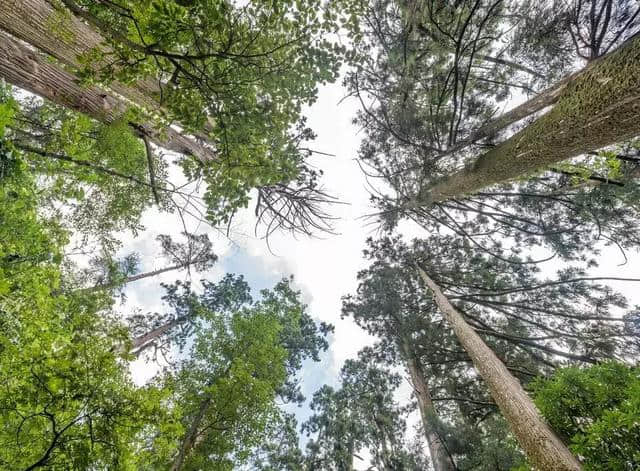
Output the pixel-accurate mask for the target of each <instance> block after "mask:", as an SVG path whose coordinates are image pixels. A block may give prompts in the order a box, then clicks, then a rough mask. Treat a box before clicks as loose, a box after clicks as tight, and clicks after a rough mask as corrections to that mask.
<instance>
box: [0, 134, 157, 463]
mask: <svg viewBox="0 0 640 471" xmlns="http://www.w3.org/2000/svg"><path fill="white" fill-rule="evenodd" d="M3 142H4V141H3ZM3 145H5V146H6V148H9V149H10V150H9V152H7V153H6V154H4V158H8V159H12V162H11V165H10V166H8V165H5V167H4V168H5V173H4V174H3V176H2V180H1V183H2V185H1V186H0V201H1V204H0V313H1V316H0V317H1V319H2V320H1V321H0V379H1V381H2V388H1V390H0V415H1V417H0V422H1V423H2V425H1V426H0V443H1V446H0V463H1V464H2V467H3V468H4V469H7V470H10V469H11V470H13V469H15V470H18V469H35V468H37V467H47V468H55V467H69V466H71V467H75V468H78V469H87V468H90V467H105V468H106V467H114V466H115V467H117V468H119V469H133V468H132V465H131V463H132V458H133V450H132V449H131V447H130V443H131V442H134V441H135V439H136V435H137V434H138V433H139V432H140V431H141V427H142V426H141V424H143V423H145V422H148V421H158V422H162V415H163V413H164V412H162V411H161V410H160V409H159V408H158V400H159V399H160V398H161V397H162V393H161V391H159V390H157V389H155V388H153V387H151V386H150V387H148V388H136V387H134V385H133V384H132V383H131V380H130V378H129V373H128V371H127V368H126V366H125V365H124V364H123V362H122V360H123V359H122V358H121V357H120V356H119V355H118V354H117V353H115V352H114V349H113V346H114V343H115V342H122V341H124V338H125V337H126V331H125V330H123V329H122V326H120V325H119V324H118V322H116V321H115V320H114V319H113V318H112V317H111V316H109V315H107V313H106V312H105V308H108V303H107V304H106V305H105V303H104V300H101V299H99V298H91V297H88V298H87V297H64V296H57V295H54V291H55V290H56V289H57V287H58V286H59V283H60V269H59V264H60V262H61V248H62V246H63V244H64V243H66V241H67V238H66V237H67V235H66V233H65V232H64V231H63V230H61V228H60V226H59V225H58V224H57V223H56V221H55V220H46V219H43V218H42V217H39V216H38V215H37V214H36V208H37V202H38V198H37V193H36V191H37V190H36V188H35V185H34V182H33V179H32V177H31V175H30V174H29V173H28V172H27V171H26V170H27V166H26V163H25V161H24V159H23V158H22V157H21V155H20V154H19V153H16V152H14V151H13V149H12V148H11V147H10V145H7V144H6V143H4V144H3ZM152 417H153V419H152Z"/></svg>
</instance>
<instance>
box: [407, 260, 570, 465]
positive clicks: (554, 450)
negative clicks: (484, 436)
mask: <svg viewBox="0 0 640 471" xmlns="http://www.w3.org/2000/svg"><path fill="white" fill-rule="evenodd" d="M418 272H419V273H420V276H421V277H422V280H423V281H424V283H425V284H426V285H427V287H428V288H429V289H430V290H431V292H432V293H433V295H434V298H435V302H436V304H437V306H438V308H439V309H440V312H441V313H442V315H443V316H444V317H445V319H446V320H447V321H448V322H449V325H450V326H451V328H452V329H453V331H454V332H455V334H456V337H457V338H458V341H459V342H460V344H461V345H462V347H463V348H464V349H465V351H466V352H467V354H468V355H469V357H471V360H472V361H473V364H474V366H475V368H476V369H477V370H478V372H479V373H480V375H481V376H482V378H483V379H484V381H485V382H486V384H487V386H488V387H489V390H490V392H491V396H492V397H493V400H494V401H495V403H496V404H497V405H498V407H499V408H500V411H501V412H502V414H503V415H504V417H505V419H506V420H507V423H508V424H509V427H510V428H511V431H512V432H513V434H514V435H515V437H516V439H517V441H518V443H519V444H520V446H521V447H522V449H523V451H524V452H525V454H526V455H527V457H528V458H529V460H530V461H531V463H532V464H533V465H534V466H536V467H537V468H538V469H540V470H541V471H579V470H581V469H582V467H581V465H580V463H579V462H578V460H577V459H576V458H575V457H574V456H573V455H572V454H571V452H570V451H569V449H568V448H567V447H566V446H565V445H564V444H563V443H562V441H561V440H560V439H559V438H558V437H557V436H556V435H555V433H554V432H553V431H552V430H551V428H549V426H548V425H547V424H546V423H545V421H544V420H543V419H542V417H541V416H540V413H539V412H538V409H537V408H536V406H535V404H534V403H533V401H532V400H531V398H530V397H529V396H528V395H527V393H526V392H525V390H524V389H523V388H522V385H521V384H520V382H519V381H518V380H517V379H516V378H515V377H514V376H513V375H512V374H511V373H510V372H509V370H507V368H506V366H505V365H504V363H502V362H501V361H500V359H499V358H498V357H497V356H496V354H495V353H494V352H493V351H492V350H491V349H490V348H489V347H488V346H487V344H486V343H484V341H483V340H482V339H481V338H480V336H479V335H478V334H477V333H476V332H475V331H474V330H473V329H472V328H471V326H470V325H469V324H468V323H467V322H466V321H465V320H464V318H463V317H462V314H460V313H459V312H458V311H457V310H456V309H455V308H454V307H453V306H452V305H451V303H450V302H449V300H448V299H447V297H446V296H445V295H444V294H443V293H442V290H440V287H439V286H438V285H437V284H436V283H435V282H434V281H433V280H432V279H431V278H430V277H429V275H427V273H426V272H425V271H424V270H423V269H422V268H420V267H418Z"/></svg>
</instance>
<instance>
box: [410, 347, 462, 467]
mask: <svg viewBox="0 0 640 471" xmlns="http://www.w3.org/2000/svg"><path fill="white" fill-rule="evenodd" d="M401 348H402V351H403V353H404V355H405V357H406V362H407V369H408V370H409V375H410V377H411V383H412V385H413V391H414V393H415V396H416V399H417V401H418V408H419V409H420V417H421V419H422V427H423V429H424V433H425V436H426V439H427V445H428V446H429V455H430V456H431V462H432V464H433V468H434V470H435V471H455V470H456V469H457V468H456V465H455V463H454V462H453V459H452V458H451V456H450V455H449V452H448V451H447V448H446V446H445V444H444V442H443V441H442V439H441V438H440V435H439V434H438V430H437V426H438V422H439V418H438V414H437V412H436V409H435V407H434V406H433V402H432V401H431V394H430V393H429V386H428V383H427V380H426V378H425V377H424V372H423V370H422V365H420V364H419V362H418V361H417V359H416V357H415V355H414V354H413V351H412V349H411V346H410V345H409V343H408V341H407V340H406V339H403V340H402V346H401Z"/></svg>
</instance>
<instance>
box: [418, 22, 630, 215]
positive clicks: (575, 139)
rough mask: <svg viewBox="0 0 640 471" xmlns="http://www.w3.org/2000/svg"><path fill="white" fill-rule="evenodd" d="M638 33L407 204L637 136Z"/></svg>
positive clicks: (513, 175)
mask: <svg viewBox="0 0 640 471" xmlns="http://www.w3.org/2000/svg"><path fill="white" fill-rule="evenodd" d="M639 116H640V35H638V34H637V35H635V36H634V37H633V38H632V39H630V40H629V41H627V42H626V43H625V44H624V45H622V46H621V47H620V48H618V49H617V50H616V51H614V52H612V53H611V54H609V55H607V56H603V57H601V58H599V59H598V60H596V61H594V62H593V63H592V64H591V65H590V66H589V67H587V69H586V70H585V71H583V72H581V73H579V74H577V75H576V76H574V78H572V80H570V81H569V82H568V83H567V84H566V86H564V87H563V89H562V90H561V92H560V95H559V97H558V99H557V103H556V104H555V106H554V107H553V108H552V109H551V111H549V112H548V113H546V114H545V115H543V116H541V117H540V118H539V119H538V120H536V121H535V122H534V123H533V124H531V125H529V126H527V127H526V128H525V129H523V130H522V131H520V132H518V133H516V134H515V135H513V136H512V137H510V138H509V139H507V140H506V141H504V142H503V143H501V144H499V145H498V146H496V147H494V148H493V149H491V150H490V151H489V152H487V153H485V154H484V155H482V156H481V157H480V158H479V159H478V160H477V161H476V162H475V163H474V164H473V165H471V166H469V167H467V168H465V169H464V170H461V171H459V172H457V173H454V174H453V175H450V176H447V177H445V178H443V179H442V180H440V181H439V182H436V183H435V184H434V185H433V186H431V187H430V188H427V189H423V190H421V191H420V194H419V195H418V196H417V198H416V199H415V200H414V201H412V202H410V203H409V204H408V205H407V207H408V208H410V207H415V206H423V205H429V204H430V203H433V202H437V201H444V200H447V199H449V198H454V197H462V196H464V195H467V194H472V193H474V192H476V191H478V190H480V189H481V188H484V187H487V186H490V185H494V184H497V183H503V182H506V181H508V180H511V179H514V178H517V177H520V176H523V175H527V174H529V173H532V172H536V171H538V170H541V169H544V168H546V167H548V166H550V165H551V164H554V163H556V162H560V161H562V160H566V159H569V158H571V157H575V156H577V155H580V154H584V153H587V152H590V151H593V150H596V149H600V148H602V147H605V146H608V145H612V144H616V143H618V142H622V141H624V140H627V139H630V138H632V137H635V136H637V135H638V134H640V117H639Z"/></svg>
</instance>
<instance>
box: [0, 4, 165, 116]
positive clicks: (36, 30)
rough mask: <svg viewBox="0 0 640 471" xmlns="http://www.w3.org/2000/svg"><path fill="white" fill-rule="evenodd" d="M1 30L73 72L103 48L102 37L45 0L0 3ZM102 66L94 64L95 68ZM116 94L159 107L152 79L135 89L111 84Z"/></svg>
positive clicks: (155, 87) (141, 103) (142, 104)
mask: <svg viewBox="0 0 640 471" xmlns="http://www.w3.org/2000/svg"><path fill="white" fill-rule="evenodd" d="M0 29H2V30H4V31H6V32H8V33H10V34H11V35H13V36H15V37H16V38H18V39H21V40H22V41H25V42H26V43H29V44H31V45H32V46H34V47H35V48H37V49H39V50H41V51H43V52H46V53H47V54H49V55H50V56H51V57H54V58H56V59H57V60H59V61H60V62H61V63H63V64H64V65H67V66H70V67H72V68H73V69H77V68H80V67H81V64H80V63H79V62H78V57H79V56H81V55H83V54H86V53H87V52H89V51H91V50H92V49H93V48H97V47H104V46H103V45H104V44H105V41H104V38H103V37H102V36H101V35H100V34H99V33H98V32H97V31H94V30H93V29H92V28H90V27H89V26H87V25H86V24H85V23H84V22H82V20H80V19H79V18H77V17H76V16H75V15H73V14H72V13H71V12H70V11H69V10H67V9H66V8H65V7H63V6H62V5H60V6H59V7H53V6H52V5H51V3H49V2H47V1H46V0H0ZM104 65H105V64H95V65H94V66H93V68H94V69H96V70H97V69H98V68H100V67H101V66H104ZM110 87H111V89H112V90H113V91H114V92H116V93H117V94H119V95H121V96H123V97H125V98H127V99H129V100H131V101H132V102H133V103H135V104H136V105H138V106H140V107H144V108H147V109H148V110H149V111H152V110H153V109H154V108H157V107H158V102H157V101H156V99H155V98H154V97H155V96H156V95H157V94H158V92H159V90H158V87H157V85H156V84H155V83H154V82H153V81H151V80H142V81H139V82H138V83H137V84H136V85H135V86H126V85H122V84H119V83H117V82H116V83H113V84H111V85H110Z"/></svg>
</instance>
